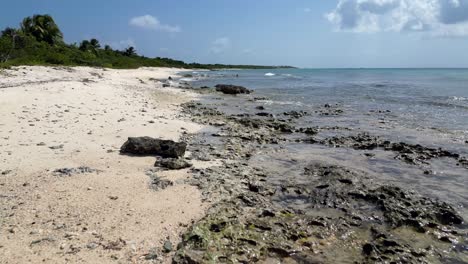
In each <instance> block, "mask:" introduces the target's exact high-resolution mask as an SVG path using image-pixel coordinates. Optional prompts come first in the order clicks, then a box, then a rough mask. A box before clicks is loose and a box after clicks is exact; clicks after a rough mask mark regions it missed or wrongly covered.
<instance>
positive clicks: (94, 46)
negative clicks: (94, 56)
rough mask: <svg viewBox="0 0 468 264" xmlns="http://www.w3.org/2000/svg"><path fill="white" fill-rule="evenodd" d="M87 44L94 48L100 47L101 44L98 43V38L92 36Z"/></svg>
mask: <svg viewBox="0 0 468 264" xmlns="http://www.w3.org/2000/svg"><path fill="white" fill-rule="evenodd" d="M89 44H90V45H91V47H92V48H93V49H95V50H97V49H99V48H101V44H99V40H97V39H95V38H93V39H90V40H89Z"/></svg>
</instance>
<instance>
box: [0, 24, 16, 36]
mask: <svg viewBox="0 0 468 264" xmlns="http://www.w3.org/2000/svg"><path fill="white" fill-rule="evenodd" d="M16 35H18V30H17V29H15V28H11V27H6V28H5V29H4V30H2V34H1V36H2V37H9V38H12V37H14V36H16Z"/></svg>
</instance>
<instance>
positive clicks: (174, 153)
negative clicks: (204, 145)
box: [120, 137, 187, 158]
mask: <svg viewBox="0 0 468 264" xmlns="http://www.w3.org/2000/svg"><path fill="white" fill-rule="evenodd" d="M186 148H187V144H186V143H184V142H174V141H172V140H163V139H157V138H151V137H129V138H128V140H127V141H126V142H125V143H124V144H123V145H122V147H121V148H120V153H122V154H133V155H155V156H161V157H163V158H179V157H183V156H184V154H185V149H186Z"/></svg>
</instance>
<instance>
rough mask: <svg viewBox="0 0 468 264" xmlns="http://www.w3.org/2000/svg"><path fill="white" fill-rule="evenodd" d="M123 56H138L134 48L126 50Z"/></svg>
mask: <svg viewBox="0 0 468 264" xmlns="http://www.w3.org/2000/svg"><path fill="white" fill-rule="evenodd" d="M123 55H125V56H129V57H130V56H134V55H136V50H135V48H134V47H132V46H130V47H128V48H126V49H125V51H124V52H123Z"/></svg>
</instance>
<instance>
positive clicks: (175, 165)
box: [154, 158, 192, 170]
mask: <svg viewBox="0 0 468 264" xmlns="http://www.w3.org/2000/svg"><path fill="white" fill-rule="evenodd" d="M154 166H155V167H163V168H167V169H170V170H180V169H185V168H190V167H192V164H191V163H190V162H188V161H186V160H184V159H175V158H166V159H160V160H156V163H155V164H154Z"/></svg>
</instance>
